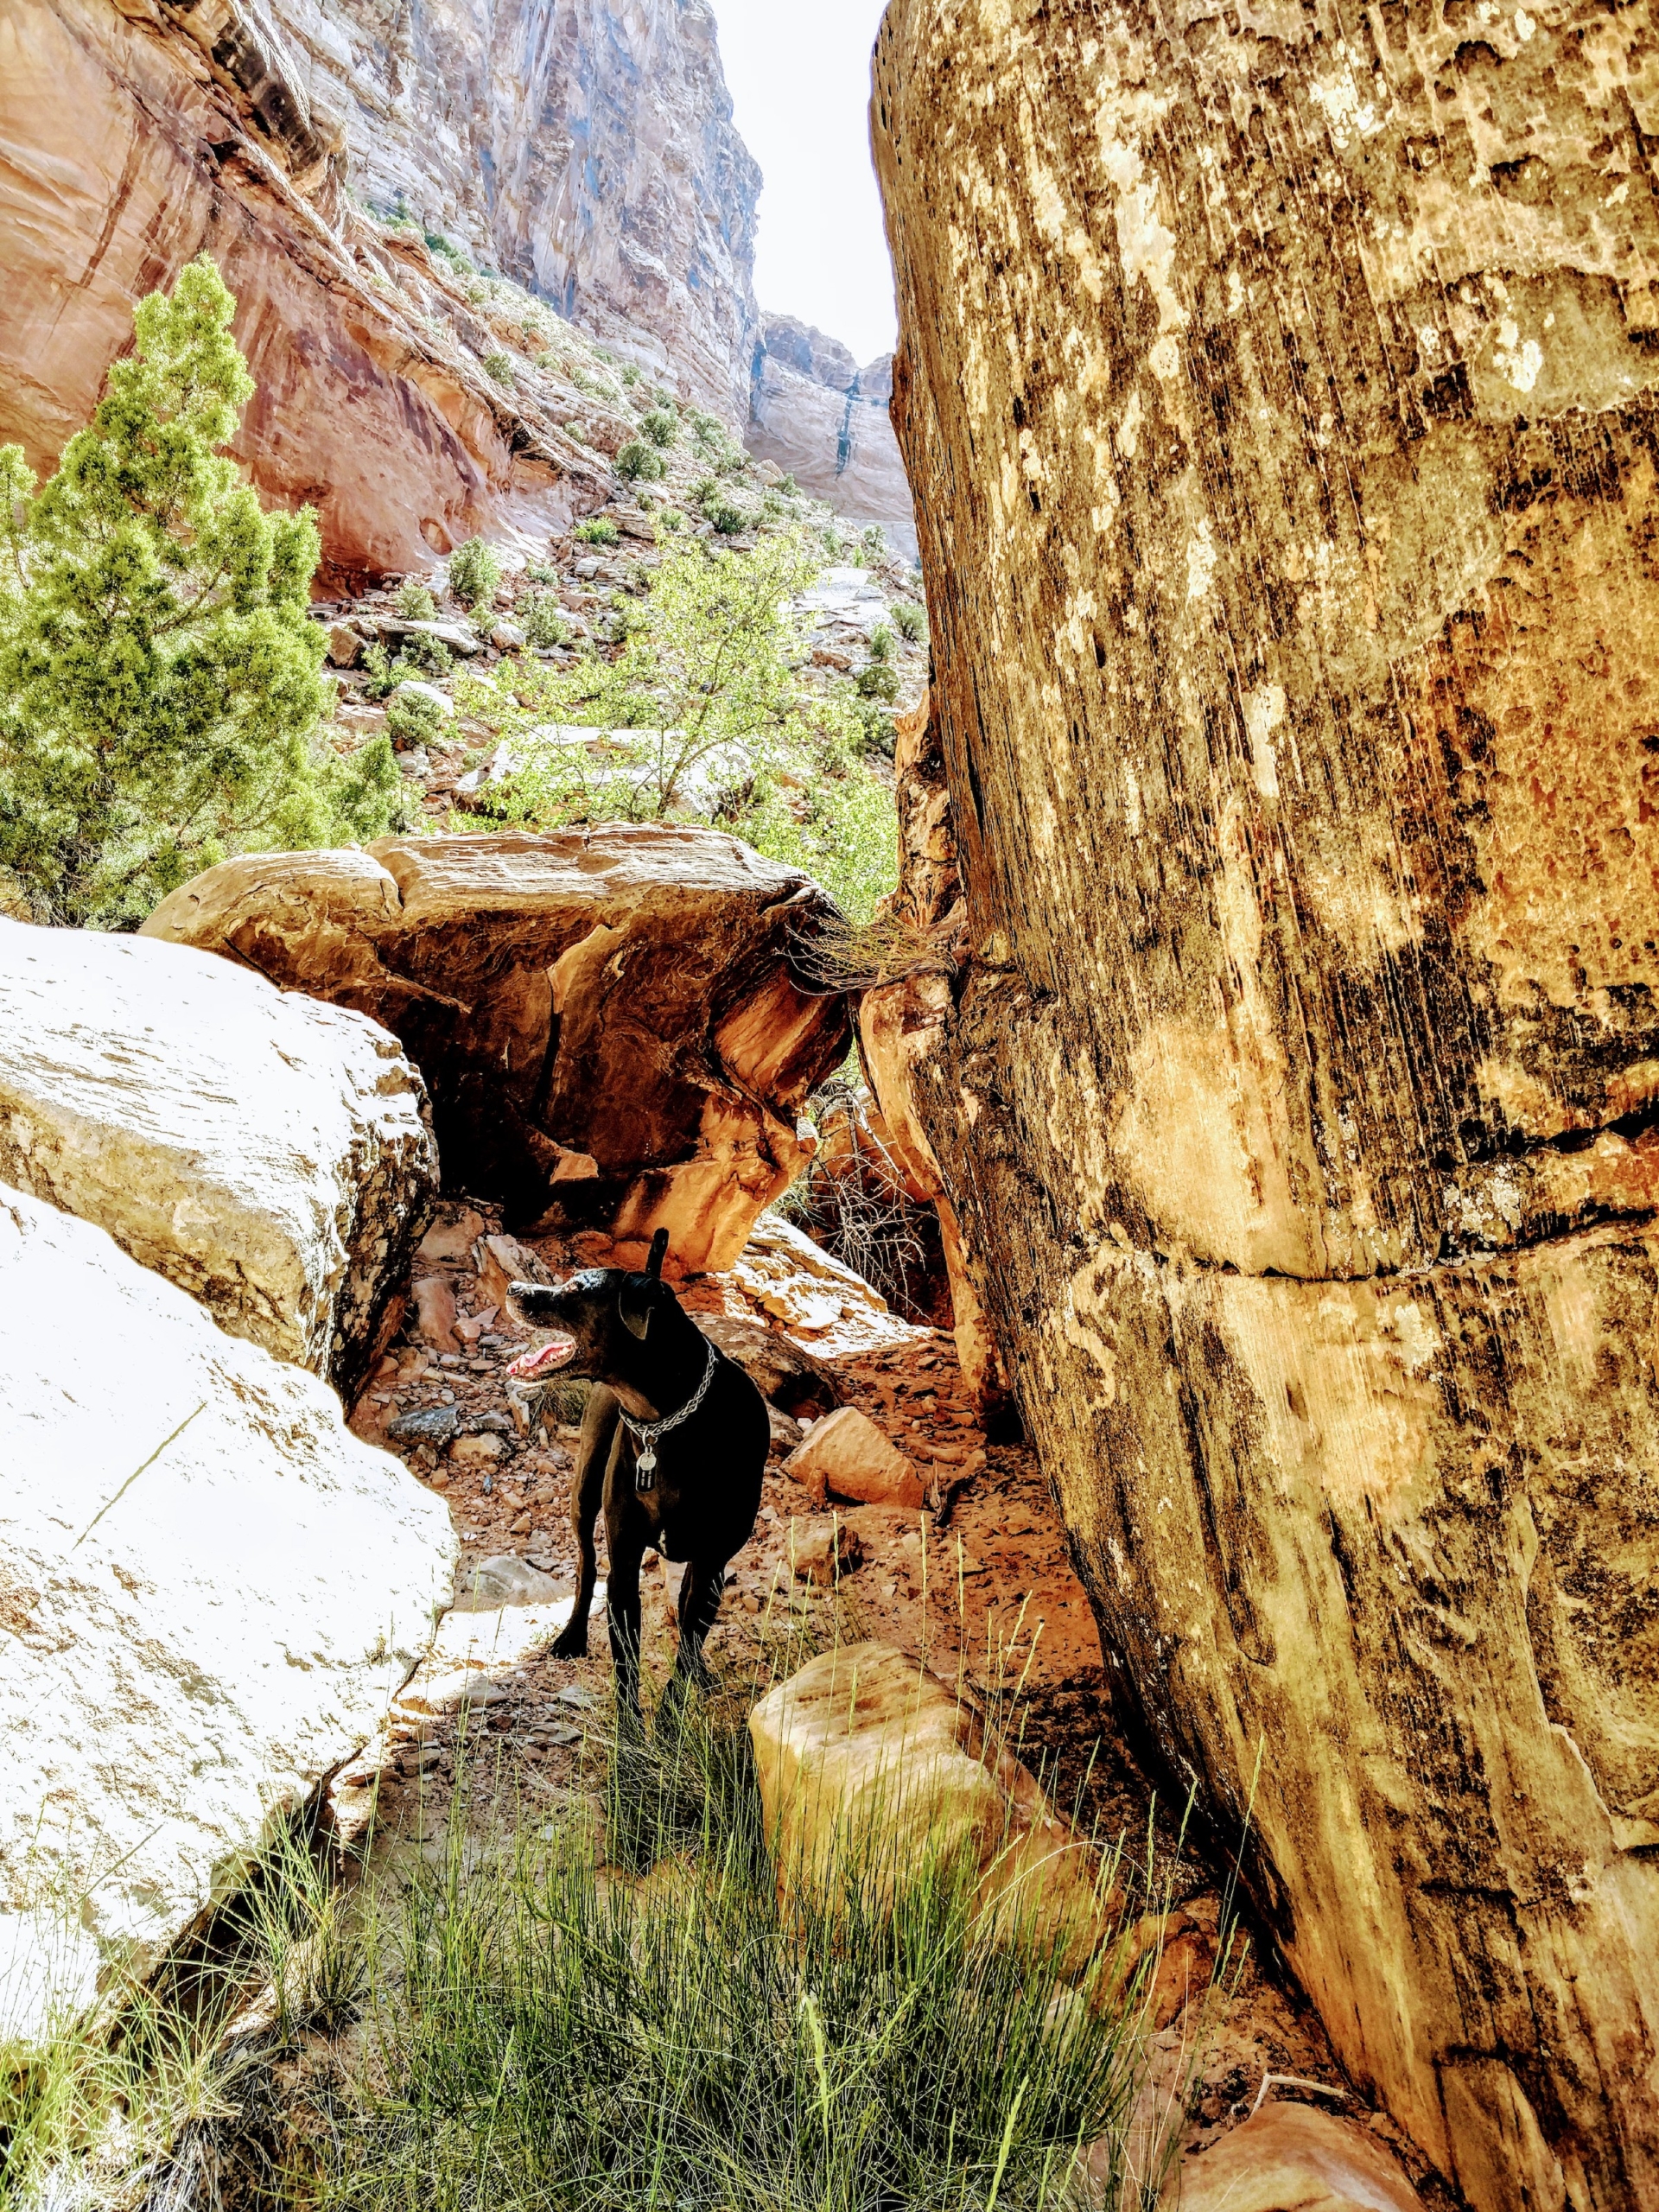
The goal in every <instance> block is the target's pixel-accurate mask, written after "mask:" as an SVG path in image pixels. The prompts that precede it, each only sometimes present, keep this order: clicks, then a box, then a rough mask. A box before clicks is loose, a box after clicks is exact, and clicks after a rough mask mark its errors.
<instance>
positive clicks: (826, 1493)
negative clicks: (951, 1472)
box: [784, 1406, 923, 1510]
mask: <svg viewBox="0 0 1659 2212" xmlns="http://www.w3.org/2000/svg"><path fill="white" fill-rule="evenodd" d="M784 1472H785V1474H786V1475H789V1476H791V1478H793V1479H794V1480H795V1481H796V1482H798V1483H799V1484H800V1485H801V1487H802V1488H803V1489H804V1490H807V1491H810V1492H811V1493H812V1495H813V1496H814V1497H816V1498H817V1501H818V1503H819V1504H820V1505H822V1504H823V1501H824V1499H825V1497H840V1498H845V1499H848V1500H849V1501H850V1502H851V1503H854V1504H857V1505H897V1506H906V1507H909V1508H910V1509H912V1510H917V1509H919V1507H920V1506H921V1504H922V1503H923V1497H922V1484H921V1479H920V1478H919V1476H918V1474H917V1472H916V1466H915V1462H914V1461H913V1460H912V1459H908V1458H907V1457H906V1454H905V1453H904V1452H901V1451H900V1450H899V1447H898V1446H897V1445H896V1444H895V1443H893V1440H892V1439H891V1437H889V1436H887V1435H886V1434H884V1433H883V1432H882V1431H881V1430H880V1429H879V1428H878V1427H876V1425H875V1423H874V1421H872V1420H871V1419H870V1417H869V1415H868V1414H861V1413H860V1412H859V1410H858V1408H857V1407H856V1406H841V1407H838V1408H836V1411H835V1412H834V1413H832V1414H827V1415H825V1416H824V1417H823V1419H822V1420H819V1421H814V1422H813V1424H812V1427H811V1428H810V1430H809V1431H808V1433H807V1435H806V1439H805V1441H804V1443H802V1444H801V1445H800V1446H798V1448H797V1449H796V1450H795V1451H793V1452H791V1453H790V1455H789V1457H788V1459H785V1462H784Z"/></svg>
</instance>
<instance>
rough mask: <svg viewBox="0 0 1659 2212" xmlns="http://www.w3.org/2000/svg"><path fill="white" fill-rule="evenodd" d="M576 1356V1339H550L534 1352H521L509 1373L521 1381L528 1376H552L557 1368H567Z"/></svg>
mask: <svg viewBox="0 0 1659 2212" xmlns="http://www.w3.org/2000/svg"><path fill="white" fill-rule="evenodd" d="M575 1356H576V1340H575V1338H574V1337H550V1338H549V1339H548V1341H547V1342H546V1343H545V1344H537V1347H536V1349H535V1351H527V1352H521V1353H520V1354H519V1356H518V1358H517V1359H515V1360H514V1361H513V1363H512V1366H511V1367H510V1368H508V1370H507V1372H508V1374H509V1375H516V1376H518V1378H519V1379H520V1381H523V1380H524V1377H525V1376H535V1375H550V1374H551V1373H552V1372H553V1370H554V1369H555V1368H556V1367H563V1366H566V1365H567V1364H568V1363H569V1362H570V1361H571V1360H573V1359H574V1358H575Z"/></svg>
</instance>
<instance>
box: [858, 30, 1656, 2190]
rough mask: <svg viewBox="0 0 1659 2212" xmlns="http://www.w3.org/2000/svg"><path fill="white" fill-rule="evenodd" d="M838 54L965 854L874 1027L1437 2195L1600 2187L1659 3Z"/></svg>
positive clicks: (1627, 1995) (1636, 1174)
mask: <svg viewBox="0 0 1659 2212" xmlns="http://www.w3.org/2000/svg"><path fill="white" fill-rule="evenodd" d="M874 122H875V129H876V139H877V154H878V163H879V166H880V169H881V172H882V176H883V182H884V188H885V191H886V194H887V207H888V218H889V225H890V230H891V234H892V237H893V245H894V250H895V257H896V261H897V264H898V268H899V282H900V291H901V321H902V327H903V330H904V334H905V336H904V342H903V346H902V347H901V354H900V359H899V364H898V369H897V387H898V398H897V405H896V412H897V415H898V417H899V431H900V440H901V443H902V444H903V446H904V448H905V450H906V457H907V460H908V461H909V464H910V474H911V480H912V485H913V486H914V487H915V489H916V493H917V501H918V517H919V520H920V525H921V531H922V544H923V558H924V565H925V569H926V572H927V582H928V596H929V604H930V613H931V620H932V630H933V639H934V652H935V658H936V664H937V669H938V680H939V690H938V716H939V725H940V732H941V738H942V743H943V748H944V759H945V764H946V769H947V773H948V777H949V783H950V792H951V796H952V800H953V802H954V810H955V815H956V819H957V828H958V830H959V833H960V840H961V848H962V860H963V870H964V874H965V877H966V883H967V893H968V913H967V918H966V921H967V927H966V937H965V946H966V953H967V958H966V962H965V964H964V966H963V969H962V970H961V971H960V972H959V973H958V974H957V976H955V977H954V978H953V981H952V984H951V988H950V993H949V995H948V1001H947V1002H946V1003H945V1004H944V1005H943V1006H942V1007H940V1008H939V1009H938V1014H939V1020H938V1026H937V1028H936V1029H935V1031H934V1033H933V1036H932V1038H931V1040H929V1039H924V1040H923V1047H924V1048H923V1049H918V1052H917V1053H916V1055H915V1063H914V1070H913V1077H912V1090H913V1096H914V1099H915V1103H916V1107H917V1110H918V1115H919V1118H920V1120H921V1122H923V1124H924V1125H925V1134H926V1136H927V1139H928V1141H929V1143H930V1145H931V1149H932V1151H933V1153H934V1154H935V1155H936V1157H937V1158H938V1161H939V1163H940V1167H941V1171H942V1173H943V1177H944V1182H945V1184H946V1186H947V1189H948V1191H949V1192H950V1197H951V1198H952V1200H953V1201H954V1203H955V1205H956V1207H957V1211H958V1213H959V1215H960V1216H961V1218H962V1223H963V1232H964V1235H965V1236H966V1237H967V1239H968V1242H969V1246H970V1248H971V1249H975V1250H977V1251H981V1252H983V1253H986V1254H987V1255H989V1258H990V1262H991V1264H990V1265H989V1266H988V1270H987V1274H986V1278H985V1280H986V1282H987V1286H988V1296H989V1299H990V1301H991V1305H992V1309H993V1316H994V1319H995V1324H996V1325H997V1328H998V1332H999V1334H1000V1336H1001V1340H1002V1343H1003V1345H1004V1348H1005V1350H1006V1351H1007V1352H1008V1353H1009V1354H1010V1355H1011V1356H1012V1358H1013V1360H1014V1364H1015V1368H1016V1372H1017V1380H1018V1387H1019V1391H1020V1398H1021V1402H1022V1406H1023V1410H1024V1413H1025V1416H1026V1419H1027V1423H1028V1425H1029V1427H1030V1428H1031V1430H1032V1433H1033V1436H1034V1438H1035V1440H1036V1441H1037V1443H1038V1445H1039V1449H1040V1451H1041V1452H1042V1455H1043V1458H1044V1460H1045V1462H1046V1466H1047V1469H1048V1471H1049V1474H1050V1478H1051V1479H1052V1481H1053V1482H1054V1484H1056V1486H1057V1488H1058V1492H1059V1494H1060V1496H1061V1497H1062V1499H1063V1501H1064V1503H1065V1511H1066V1515H1067V1518H1068V1522H1069V1523H1070V1527H1071V1535H1072V1541H1073V1544H1074V1547H1075V1550H1076V1554H1077V1559H1078V1560H1079V1562H1080V1564H1081V1566H1082V1567H1083V1570H1084V1573H1085V1574H1086V1576H1087V1578H1088V1580H1089V1584H1090V1591H1091V1595H1092V1598H1093V1600H1094V1604H1095V1606H1096V1614H1097V1618H1098V1619H1099V1622H1100V1625H1101V1629H1102V1635H1103V1646H1104V1649H1105V1651H1106V1654H1107V1657H1108V1661H1109V1666H1110V1668H1111V1669H1112V1670H1113V1672H1114V1675H1115V1677H1116V1680H1117V1681H1118V1682H1119V1684H1120V1685H1121V1688H1122V1694H1123V1696H1124V1700H1125V1703H1126V1705H1127V1706H1128V1707H1129V1708H1130V1709H1131V1710H1132V1711H1133V1712H1134V1713H1136V1714H1137V1715H1138V1717H1139V1720H1140V1723H1141V1726H1142V1728H1143V1731H1144V1734H1145V1736H1146V1738H1147V1741H1148V1743H1149V1744H1150V1745H1152V1746H1154V1748H1155V1749H1156V1751H1158V1752H1159V1753H1160V1756H1161V1758H1162V1761H1163V1763H1164V1764H1165V1766H1166V1770H1168V1771H1169V1773H1170V1774H1171V1775H1172V1777H1173V1779H1174V1781H1175V1783H1176V1784H1177V1786H1178V1787H1181V1788H1185V1786H1186V1785H1187V1784H1188V1783H1191V1784H1192V1785H1194V1786H1195V1787H1196V1788H1197V1789H1198V1792H1199V1794H1200V1796H1201V1799H1202V1801H1203V1802H1204V1803H1205V1806H1206V1808H1208V1810H1209V1812H1210V1814H1211V1816H1212V1818H1213V1820H1214V1821H1215V1822H1216V1825H1217V1833H1218V1834H1219V1835H1220V1836H1221V1837H1222V1839H1223V1840H1224V1841H1226V1842H1227V1843H1228V1844H1229V1845H1231V1844H1232V1843H1234V1842H1236V1840H1237V1839H1238V1838H1239V1837H1240V1835H1241V1834H1243V1830H1244V1827H1245V1823H1246V1819H1247V1815H1248V1817H1249V1824H1250V1835H1251V1840H1252V1842H1251V1857H1250V1859H1249V1865H1250V1867H1251V1874H1250V1878H1251V1882H1252V1885H1253V1891H1254V1896H1255V1901H1256V1904H1257V1906H1258V1908H1259V1910H1260V1911H1261V1913H1262V1916H1263V1918H1264V1919H1265V1921H1266V1923H1268V1926H1269V1927H1270V1928H1271V1929H1272V1930H1273V1932H1274V1935H1275V1936H1276V1937H1277V1939H1278V1940H1279V1942H1281V1944H1282V1946H1283V1948H1284V1950H1285V1952H1286V1954H1287V1956H1288V1958H1289V1959H1290V1960H1291V1961H1292V1962H1293V1964H1294V1967H1295V1968H1296V1970H1297V1972H1298V1973H1299V1974H1300V1976H1301V1977H1302V1979H1303V1980H1304V1982H1305V1983H1306V1986H1307V1987H1308V1989H1309V1990H1310V1992H1311V1993H1312V1994H1313V1997H1314V1998H1315V1999H1316V2000H1317V2002H1318V2004H1319V2007H1320V2010H1321V2012H1322V2013H1323V2015H1324V2017H1325V2022H1326V2024H1327V2025H1328V2027H1329V2029H1330V2031H1331V2034H1332V2038H1333V2041H1334V2042H1335V2044H1337V2046H1338V2050H1340V2052H1341V2053H1342V2055H1343V2056H1344V2060H1345V2062H1346V2063H1347V2064H1348V2065H1349V2066H1350V2067H1351V2069H1353V2071H1354V2072H1355V2074H1356V2075H1357V2076H1358V2077H1360V2078H1361V2079H1363V2080H1365V2081H1368V2082H1373V2083H1375V2084H1376V2085H1377V2086H1378V2088H1380V2090H1381V2092H1382V2094H1383V2096H1384V2097H1385V2098H1386V2099H1387V2101H1389V2104H1390V2105H1391V2107H1392V2108H1393V2110H1394V2111H1395V2114H1396V2115H1397V2117H1398V2118H1399V2119H1400V2120H1402V2122H1403V2123H1404V2124H1405V2125H1406V2126H1408V2128H1409V2129H1410V2130H1411V2132H1412V2133H1414V2136H1415V2137H1416V2139H1417V2140H1418V2141H1419V2143H1420V2144H1421V2145H1422V2146H1423V2147H1424V2149H1425V2150H1426V2151H1427V2152H1428V2154H1429V2155H1430V2156H1431V2157H1432V2158H1433V2160H1434V2161H1435V2162H1436V2163H1437V2164H1439V2165H1440V2168H1441V2169H1442V2170H1443V2171H1445V2172H1446V2174H1447V2175H1449V2176H1450V2177H1452V2179H1453V2180H1454V2181H1455V2182H1456V2183H1457V2184H1458V2185H1459V2188H1460V2189H1461V2190H1463V2192H1464V2193H1465V2196H1467V2198H1468V2200H1469V2201H1470V2202H1471V2204H1473V2205H1474V2206H1476V2207H1477V2208H1478V2209H1479V2212H1520V2208H1522V2207H1526V2208H1535V2207H1549V2208H1551V2212H1555V2209H1556V2208H1560V2207H1561V2206H1563V2205H1571V2206H1573V2207H1575V2208H1592V2207H1593V2208H1598V2209H1600V2208H1618V2209H1619V2212H1637V2208H1638V2207H1643V2206H1646V2205H1648V2204H1650V2203H1652V2202H1654V2201H1655V2200H1656V2196H1659V2099H1656V2096H1655V2094H1654V2086H1653V2085H1654V2081H1655V2078H1656V2075H1655V2069H1656V2064H1659V1980H1656V1977H1655V1974H1654V1971H1653V1960H1654V1958H1655V1957H1656V1955H1659V1862H1656V1853H1659V1390H1656V1382H1655V1375H1654V1368H1653V1349H1652V1347H1653V1327H1654V1320H1655V1313H1656V1296H1659V1234H1656V1228H1655V1199H1656V1189H1659V1136H1656V1135H1655V1133H1654V1130H1653V1127H1652V1124H1653V1122H1654V1118H1655V1106H1656V1101H1659V1001H1656V995H1655V987H1656V982H1659V900H1656V887H1659V879H1656V864H1659V805H1656V802H1655V797H1654V792H1653V790H1652V785H1653V782H1654V779H1655V776H1656V774H1659V770H1656V766H1655V748H1656V747H1659V734H1656V729H1659V565H1656V558H1655V541H1654V532H1653V484H1654V466H1655V463H1654V454H1655V427H1656V425H1655V408H1654V403H1653V397H1652V392H1653V386H1654V384H1655V381H1656V378H1659V351H1656V345H1655V340H1656V330H1659V323H1656V317H1659V308H1656V297H1659V296H1656V293H1655V290H1654V281H1655V278H1656V277H1659V207H1656V200H1655V194H1654V184H1653V179H1652V174H1651V167H1650V150H1649V149H1650V146H1651V143H1652V135H1653V133H1654V131H1655V130H1656V122H1659V51H1656V49H1655V48H1654V45H1653V41H1652V39H1651V34H1650V25H1649V18H1648V16H1647V15H1646V13H1645V11H1643V10H1631V11H1624V12H1620V13H1614V14H1607V13H1605V12H1604V13H1596V14H1591V13H1588V12H1585V11H1582V10H1578V9H1576V8H1575V7H1573V6H1570V5H1562V6H1558V7H1549V6H1546V7H1542V8H1537V9H1534V8H1530V7H1529V8H1526V9H1522V8H1519V7H1512V6H1510V5H1508V4H1505V0H1497V4H1495V5H1492V6H1490V7H1485V6H1483V7H1482V8H1479V9H1474V8H1470V7H1465V6H1463V5H1461V4H1459V5H1456V6H1452V7H1449V8H1447V9H1446V10H1440V11H1433V12H1424V11H1421V10H1411V9H1408V8H1405V7H1403V6H1395V5H1392V4H1389V5H1385V6H1383V7H1382V8H1379V9H1377V10H1373V11H1370V12H1369V13H1363V14H1362V13H1360V12H1358V11H1356V10H1347V9H1344V8H1342V7H1340V6H1339V5H1337V4H1334V0H1313V3H1312V4H1310V5H1308V6H1306V7H1305V8H1302V9H1300V10H1287V9H1282V8H1277V7H1274V6H1267V7H1258V8H1255V9H1254V10H1246V11H1244V12H1243V13H1240V12H1239V11H1236V10H1227V11H1221V10H1215V9H1213V8H1211V7H1208V6H1205V5H1204V4H1201V3H1200V4H1190V5H1187V6H1184V7H1181V8H1179V9H1177V10H1174V11H1173V12H1170V11H1165V12H1162V13H1159V14H1155V15H1154V14H1152V13H1148V12H1146V11H1141V10H1130V9H1128V8H1126V7H1120V6H1118V5H1116V4H1114V0H1057V4H1052V5H1047V6H1044V7H1040V8H1039V7H1035V6H1032V5H1027V4H1023V0H1021V3H1020V4H1015V5H1014V6H1009V5H1007V0H895V4H894V6H893V9H892V10H891V11H890V13H889V16H888V20H887V27H886V29H885V31H884V34H883V38H882V41H881V43H880V47H879V48H878V57H877V75H876V87H875V100H874ZM884 1103H887V1101H886V1100H884ZM888 1111H889V1114H890V1115H891V1113H892V1111H893V1108H892V1106H891V1104H888Z"/></svg>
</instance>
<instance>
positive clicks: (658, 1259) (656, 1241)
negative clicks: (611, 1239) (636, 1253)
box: [616, 1229, 668, 1344]
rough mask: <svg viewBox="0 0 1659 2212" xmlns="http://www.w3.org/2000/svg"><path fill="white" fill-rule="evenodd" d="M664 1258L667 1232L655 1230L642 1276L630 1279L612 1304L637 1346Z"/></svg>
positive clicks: (646, 1326)
mask: <svg viewBox="0 0 1659 2212" xmlns="http://www.w3.org/2000/svg"><path fill="white" fill-rule="evenodd" d="M667 1255H668V1231H667V1230H665V1229H659V1230H658V1232H657V1234H656V1235H655V1236H653V1237H652V1240H651V1257H650V1258H649V1259H648V1260H647V1261H646V1262H645V1274H643V1275H630V1276H629V1278H628V1280H627V1281H626V1283H625V1284H624V1285H623V1287H622V1294H621V1296H620V1298H619V1299H618V1300H617V1301H616V1310H617V1312H618V1313H620V1315H621V1316H622V1325H623V1327H624V1328H625V1329H626V1330H628V1331H629V1332H630V1333H631V1334H632V1335H634V1336H636V1337H638V1338H639V1341H640V1343H641V1344H644V1342H645V1332H646V1331H647V1330H648V1329H649V1328H650V1326H651V1316H652V1295H651V1294H652V1291H653V1290H655V1289H656V1287H657V1286H658V1283H659V1282H661V1281H662V1279H663V1262H664V1259H665V1258H666V1257H667Z"/></svg>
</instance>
